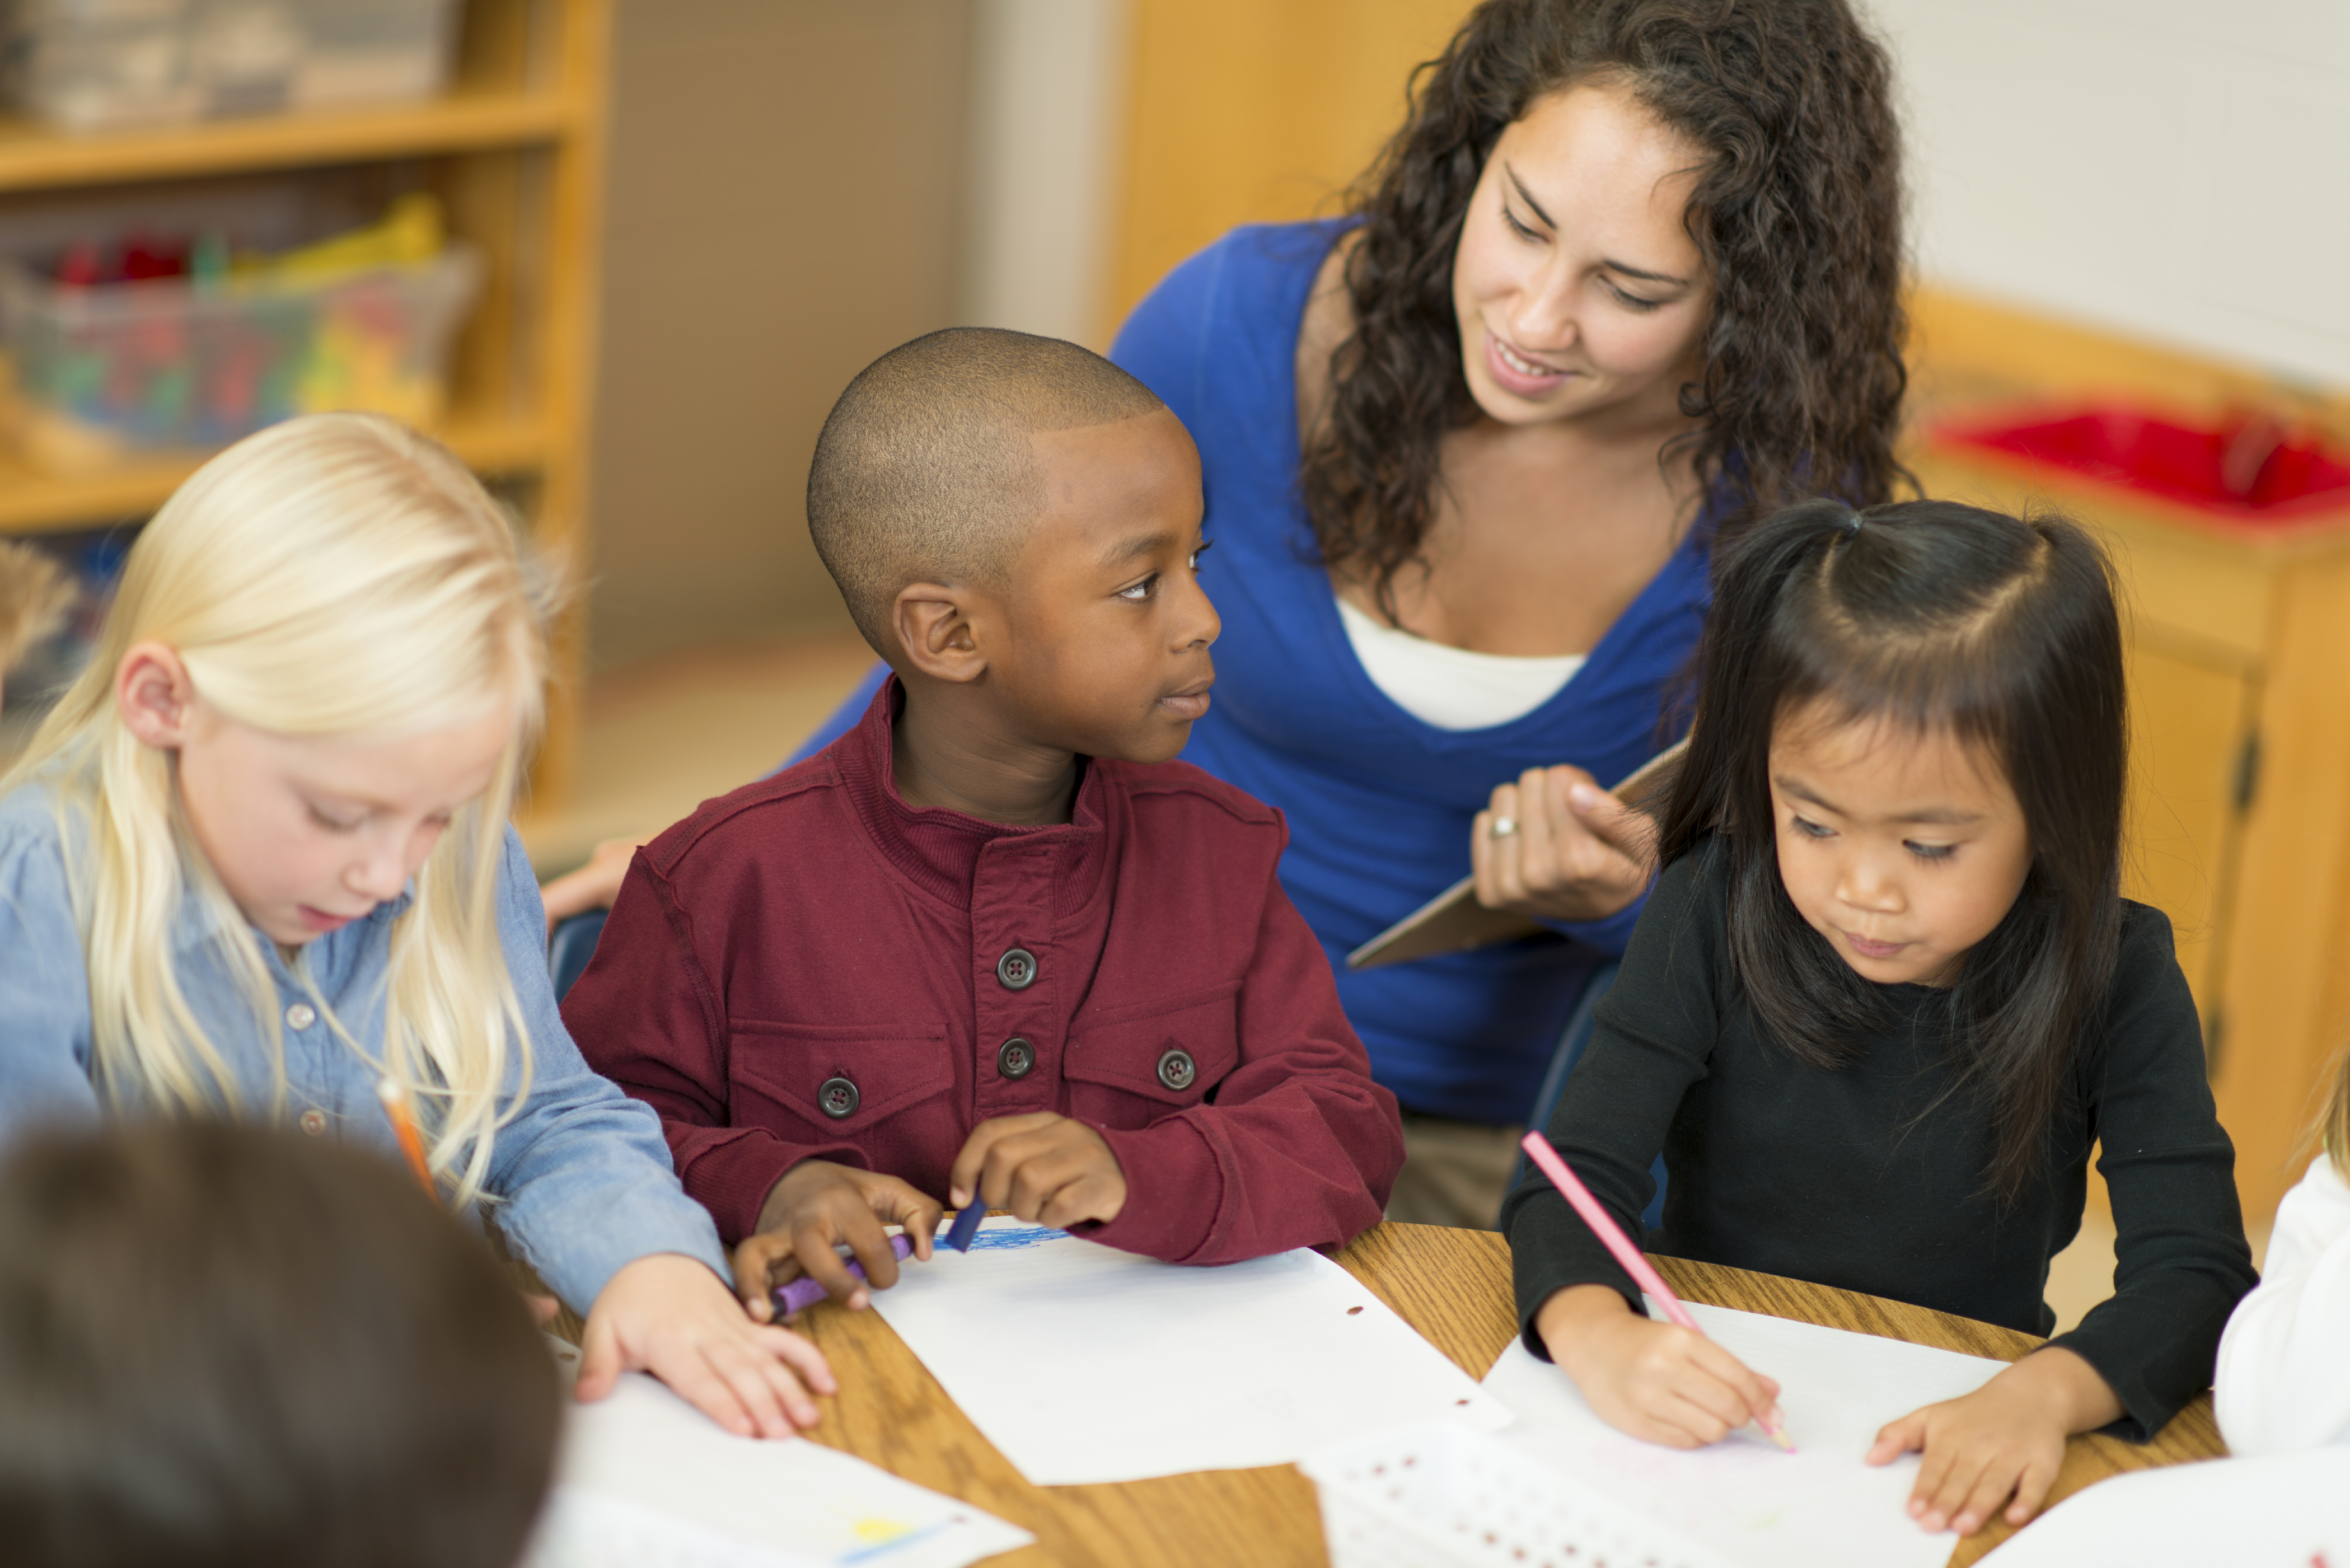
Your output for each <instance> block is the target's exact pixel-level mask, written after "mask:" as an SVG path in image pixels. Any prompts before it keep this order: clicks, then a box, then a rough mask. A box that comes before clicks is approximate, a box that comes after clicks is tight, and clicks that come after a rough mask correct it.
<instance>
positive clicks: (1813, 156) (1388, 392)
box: [1300, 0, 1909, 618]
mask: <svg viewBox="0 0 2350 1568" xmlns="http://www.w3.org/2000/svg"><path fill="white" fill-rule="evenodd" d="M1889 76H1890V71H1889V67H1888V65H1887V59H1886V55H1885V51H1884V49H1883V48H1882V47H1880V46H1879V45H1878V44H1877V41H1876V40H1875V39H1874V38H1872V37H1870V36H1869V35H1868V34H1867V32H1866V31H1865V30H1864V29H1863V28H1862V26H1860V23H1859V22H1858V21H1857V20H1856V18H1855V17H1854V16H1853V14H1852V11H1851V9H1850V8H1849V7H1848V6H1847V5H1846V3H1845V0H1485V4H1483V5H1479V6H1478V7H1477V9H1476V10H1475V11H1474V12H1473V13H1471V16H1470V17H1469V19H1468V21H1466V22H1465V23H1463V24H1462V25H1461V30H1460V32H1458V33H1457V34H1455V35H1454V36H1453V38H1452V42H1451V44H1450V45H1449V46H1448V47H1446V49H1445V51H1444V53H1443V54H1442V55H1441V56H1440V57H1438V58H1437V59H1435V60H1432V61H1430V62H1429V63H1427V64H1425V65H1423V66H1421V67H1419V71H1418V72H1416V73H1415V81H1414V88H1413V95H1412V96H1413V109H1412V114H1411V118H1410V119H1409V121H1408V122H1406V124H1405V125H1404V128H1403V129H1402V130H1400V131H1399V132H1398V133H1397V134H1396V136H1395V138H1394V140H1391V141H1390V142H1389V143H1388V147H1387V149H1386V151H1384V152H1383V153H1382V154H1381V155H1380V157H1379V161H1378V163H1376V164H1375V165H1374V166H1373V167H1372V169H1371V171H1369V172H1368V173H1367V174H1366V175H1365V176H1364V180H1363V182H1362V184H1361V185H1360V186H1359V187H1358V188H1357V191H1358V193H1357V197H1356V198H1355V200H1354V201H1353V202H1352V206H1353V208H1354V211H1355V212H1356V213H1357V214H1358V215H1359V216H1360V217H1361V218H1362V220H1363V225H1362V237H1361V239H1360V241H1359V242H1358V243H1357V245H1356V247H1355V250H1354V254H1352V255H1351V256H1350V257H1349V258H1348V259H1347V266H1346V282H1347V293H1348V295H1349V296H1350V297H1351V299H1352V302H1353V306H1354V334H1353V336H1352V337H1348V338H1347V340H1346V342H1344V343H1342V344H1341V345H1340V346H1339V347H1338V348H1337V350H1336V352H1335V353H1333V354H1332V356H1331V361H1330V371H1331V378H1330V387H1331V390H1330V393H1329V397H1328V403H1327V409H1326V418H1325V419H1323V420H1322V421H1319V422H1318V423H1317V426H1316V428H1315V433H1314V434H1313V436H1312V437H1311V438H1310V439H1309V441H1308V442H1307V446H1306V450H1305V462H1304V466H1303V472H1302V473H1301V476H1300V481H1301V484H1302V487H1303V489H1304V492H1305V504H1306V510H1307V512H1308V514H1310V515H1311V516H1312V518H1313V522H1314V530H1315V538H1316V541H1317V543H1318V544H1319V545H1320V547H1321V552H1322V557H1323V559H1324V561H1325V562H1326V563H1327V564H1329V565H1331V566H1347V567H1351V568H1353V569H1355V570H1357V571H1359V572H1361V573H1362V574H1363V575H1364V576H1367V578H1368V580H1369V581H1370V583H1371V585H1372V587H1373V589H1374V592H1375V594H1376V596H1377V598H1378V604H1379V606H1380V607H1381V608H1382V609H1383V610H1385V611H1386V612H1387V613H1388V616H1389V618H1393V617H1394V613H1395V609H1394V602H1393V599H1394V595H1393V584H1394V578H1395V576H1396V574H1397V572H1398V571H1399V570H1400V569H1401V568H1403V567H1404V566H1407V565H1409V564H1410V563H1411V562H1413V561H1415V560H1417V559H1418V558H1419V553H1420V545H1421V541H1422V540H1423V539H1424V538H1425V537H1426V535H1427V533H1428V528H1429V524H1430V521H1431V520H1432V519H1433V517H1434V515H1435V512H1436V497H1437V487H1438V484H1439V483H1440V475H1439V469H1438V447H1439V442H1440V439H1441V438H1442V436H1443V435H1444V433H1445V432H1446V431H1448V430H1452V429H1457V428H1459V427H1461V426H1463V425H1466V424H1469V423H1471V422H1472V421H1474V420H1475V419H1476V417H1477V404H1476V401H1475V400H1474V399H1473V398H1472V397H1471V393H1470V390H1469V384H1468V381H1467V379H1465V377H1464V376H1463V374H1462V371H1461V332H1460V326H1459V322H1458V320H1457V318H1456V317H1455V315H1454V309H1453V302H1452V257H1453V251H1454V248H1455V246H1456V244H1458V242H1459V240H1460V237H1461V223H1462V222H1463V220H1464V219H1465V218H1466V216H1467V214H1468V209H1469V201H1470V197H1471V194H1472V193H1473V192H1475V190H1476V188H1477V182H1478V178H1479V176H1480V175H1481V174H1482V172H1483V170H1484V167H1485V160H1486V158H1487V156H1488V155H1489V154H1490V153H1491V152H1492V150H1493V144H1494V142H1495V141H1496V140H1499V139H1500V137H1501V134H1502V132H1503V130H1504V129H1505V128H1506V127H1508V126H1509V125H1510V124H1512V123H1513V121H1515V120H1517V119H1520V118H1521V117H1523V115H1524V114H1525V113H1526V111H1527V110H1528V109H1530V108H1531V107H1532V106H1533V105H1534V102H1535V100H1537V99H1541V98H1543V97H1544V96H1545V95H1547V94H1550V93H1553V92H1556V91H1559V90H1561V89H1563V88H1568V87H1572V86H1575V85H1576V84H1578V83H1584V82H1591V81H1614V82H1620V83H1622V84H1623V85H1624V86H1625V87H1626V88H1628V89H1629V90H1630V92H1631V93H1632V95H1633V97H1634V98H1635V99H1637V100H1638V102H1640V103H1641V104H1642V105H1644V106H1645V107H1646V108H1647V109H1648V110H1649V111H1650V112H1652V113H1654V114H1655V115H1656V116H1657V117H1658V118H1659V119H1661V120H1662V121H1663V122H1664V123H1665V124H1666V125H1668V126H1669V127H1670V128H1671V129H1672V130H1675V131H1678V132H1679V134H1681V135H1682V136H1685V137H1687V138H1688V139H1689V140H1690V141H1691V142H1692V143H1694V144H1695V145H1696V146H1698V147H1700V148H1701V149H1703V150H1704V151H1705V153H1706V156H1707V161H1706V163H1705V166H1704V169H1703V171H1702V173H1701V175H1700V181H1699V183H1698V186H1697V188H1696V190H1695V192H1694V193H1693V194H1692V195H1691V197H1690V205H1689V211H1688V213H1687V216H1686V218H1685V220H1684V221H1685V223H1687V225H1688V228H1689V233H1690V237H1691V238H1692V239H1693V240H1695V241H1696V242H1697V245H1698V248H1699V250H1700V253H1701V254H1703V256H1704V258H1705V262H1706V265H1707V268H1708V270H1709V271H1710V273H1711V276H1712V280H1713V313H1712V317H1711V320H1710V321H1709V322H1708V323H1707V326H1706V328H1705V336H1704V345H1705V369H1704V373H1703V378H1702V379H1700V380H1699V381H1696V382H1693V383H1690V384H1689V385H1686V386H1684V387H1683V388H1682V389H1681V394H1680V406H1681V411H1682V412H1683V413H1684V414H1686V415H1688V416H1689V417H1690V419H1692V420H1694V421H1698V428H1697V429H1696V430H1695V431H1692V432H1690V434H1688V435H1686V436H1683V437H1680V438H1679V439H1678V440H1677V441H1673V442H1671V443H1669V444H1668V449H1667V452H1666V454H1665V456H1666V458H1667V459H1669V458H1671V457H1673V456H1675V455H1679V454H1681V453H1687V454H1689V455H1690V456H1691V457H1692V458H1693V460H1694V462H1695V464H1696V468H1697V472H1698V474H1699V477H1700V480H1701V481H1703V482H1704V483H1705V484H1706V485H1707V487H1708V488H1709V490H1710V491H1711V492H1713V493H1715V494H1716V495H1717V497H1718V502H1719V504H1718V510H1717V511H1716V513H1715V515H1714V525H1715V527H1716V529H1717V533H1716V536H1715V537H1716V542H1717V543H1719V542H1721V540H1724V539H1727V538H1730V537H1734V536H1735V535H1737V534H1738V533H1739V532H1740V531H1741V530H1742V529H1743V527H1744V526H1745V525H1746V524H1749V523H1751V522H1752V521H1754V520H1755V519H1757V518H1760V517H1763V516H1764V515H1767V514H1770V513H1772V512H1773V511H1776V510H1777V509H1778V508H1779V507H1781V506H1783V505H1785V504H1790V503H1792V502H1794V501H1799V500H1804V499H1806V498H1808V497H1810V496H1813V495H1815V494H1818V493H1822V492H1824V491H1825V492H1830V493H1835V494H1836V495H1838V496H1839V497H1841V498H1843V499H1845V500H1847V501H1849V502H1852V503H1854V504H1860V505H1874V504H1877V503H1879V502H1882V501H1886V500H1888V499H1890V498H1891V494H1892V490H1893V486H1894V483H1895V482H1896V481H1897V480H1903V481H1906V480H1908V477H1909V476H1908V473H1907V472H1906V471H1905V470H1904V469H1903V468H1902V467H1901V466H1900V464H1899V463H1898V462H1896V461H1895V459H1894V455H1893V439H1894V434H1895V431H1896V427H1897V425H1898V421H1899V418H1900V410H1901V398H1902V393H1903V390H1904V389H1905V388H1906V386H1907V385H1908V373H1907V371H1906V370H1905V369H1903V366H1902V359H1901V349H1902V341H1903V338H1904V336H1905V333H1906V330H1907V320H1906V317H1905V315H1904V312H1903V310H1902V306H1901V297H1900V289H1901V267H1902V250H1901V182H1900V131H1899V128H1898V124H1897V122H1896V119H1895V117H1894V112H1893V105H1892V101H1891V88H1890V83H1889Z"/></svg>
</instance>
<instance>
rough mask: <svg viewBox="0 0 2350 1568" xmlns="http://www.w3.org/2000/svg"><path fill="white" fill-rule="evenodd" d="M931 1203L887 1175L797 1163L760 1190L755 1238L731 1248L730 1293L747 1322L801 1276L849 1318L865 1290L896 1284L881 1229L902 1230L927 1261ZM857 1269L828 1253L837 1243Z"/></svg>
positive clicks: (766, 1313) (893, 1260)
mask: <svg viewBox="0 0 2350 1568" xmlns="http://www.w3.org/2000/svg"><path fill="white" fill-rule="evenodd" d="M941 1212H942V1210H941V1209H940V1208H939V1200H938V1199H935V1198H931V1197H929V1196H927V1195H925V1194H923V1193H920V1192H917V1191H916V1190H914V1189H913V1188H912V1187H911V1186H910V1185H908V1184H907V1183H906V1182H903V1181H900V1180H899V1179H898V1178H896V1177H894V1176H876V1175H875V1174H874V1173H873V1172H871V1171H869V1170H858V1168H855V1167H854V1166H847V1165H835V1164H834V1163H833V1162H832V1161H830V1160H828V1159H804V1160H802V1161H800V1162H799V1163H798V1164H797V1165H795V1166H794V1167H792V1168H791V1169H789V1170H787V1171H785V1173H784V1175H783V1179H781V1180H779V1181H777V1182H776V1183H775V1186H773V1187H771V1188H769V1189H767V1200H766V1202H765V1203H764V1204H762V1205H761V1206H760V1209H759V1233H758V1234H757V1235H755V1236H750V1237H746V1238H745V1239H744V1240H743V1244H742V1245H741V1246H739V1247H737V1248H735V1249H734V1288H735V1289H736V1290H737V1291H739V1292H740V1293H742V1296H743V1305H744V1306H745V1307H746V1308H748V1309H749V1310H750V1314H751V1315H752V1316H753V1317H754V1318H756V1319H758V1320H759V1321H760V1322H761V1323H767V1322H770V1321H772V1320H773V1319H774V1317H775V1302H774V1300H773V1293H774V1291H775V1287H776V1286H777V1285H780V1284H785V1283H787V1282H790V1281H792V1280H795V1279H797V1278H798V1277H799V1276H800V1275H801V1274H804V1273H805V1274H806V1275H808V1276H809V1277H810V1278H812V1279H814V1280H815V1281H816V1282H817V1283H819V1284H821V1285H822V1286H824V1288H825V1290H826V1291H827V1292H828V1293H830V1294H831V1296H832V1299H833V1300H835V1301H837V1302H841V1303H845V1304H846V1305H847V1307H848V1309H849V1310H850V1311H852V1312H862V1311H863V1310H864V1309H865V1307H866V1306H867V1305H868V1303H870V1302H871V1301H872V1299H873V1298H872V1296H871V1295H870V1294H868V1292H867V1288H866V1287H867V1285H868V1283H869V1284H870V1285H871V1287H872V1289H874V1290H877V1291H886V1290H888V1289H889V1287H890V1286H891V1285H894V1284H896V1283H897V1282H898V1254H897V1253H896V1252H894V1251H890V1248H889V1232H888V1231H884V1230H883V1229H882V1226H884V1225H885V1224H889V1225H902V1226H904V1227H905V1228H906V1235H907V1237H908V1239H909V1240H910V1241H912V1242H913V1243H914V1256H916V1257H917V1258H921V1259H924V1260H927V1259H928V1258H929V1257H930V1255H931V1231H932V1230H934V1229H935V1228H936V1227H937V1225H938V1222H939V1215H940V1214H941ZM843 1242H846V1243H847V1246H848V1250H849V1251H851V1252H853V1253H855V1254H856V1256H857V1262H858V1266H859V1267H860V1268H862V1269H863V1270H864V1271H865V1278H864V1279H862V1280H860V1279H858V1277H857V1276H856V1275H855V1274H852V1273H850V1272H848V1268H847V1262H846V1260H844V1259H843V1258H842V1257H841V1255H840V1253H839V1252H838V1251H836V1250H835V1249H837V1247H838V1246H839V1245H840V1244H841V1243H843Z"/></svg>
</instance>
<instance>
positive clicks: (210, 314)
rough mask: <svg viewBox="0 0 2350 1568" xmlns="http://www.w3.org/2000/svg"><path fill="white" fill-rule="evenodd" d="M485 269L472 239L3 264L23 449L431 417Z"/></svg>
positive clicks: (42, 458) (83, 453)
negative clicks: (346, 251) (160, 268)
mask: <svg viewBox="0 0 2350 1568" xmlns="http://www.w3.org/2000/svg"><path fill="white" fill-rule="evenodd" d="M481 274H482V262H481V258H480V255H479V254H478V253H476V252H475V251H473V249H472V248H471V247H469V246H466V245H463V244H452V245H450V246H449V247H448V248H447V249H445V250H444V251H442V253H441V254H440V255H439V256H437V257H435V258H434V259H432V260H431V261H428V262H423V263H420V264H416V265H401V266H381V267H375V268H369V269H366V270H361V271H354V272H348V273H343V274H340V275H333V276H325V277H312V278H303V279H298V280H296V279H286V278H273V277H269V276H266V275H263V276H256V277H250V278H247V277H238V276H234V275H232V276H230V277H227V278H224V279H221V280H218V281H215V282H212V283H209V284H207V283H196V282H190V281H187V280H183V279H176V278H175V279H170V280H158V281H152V282H145V283H123V284H106V285H101V286H71V285H65V284H57V283H52V282H50V281H48V280H47V279H46V278H44V277H41V276H39V275H36V274H35V273H33V272H31V271H30V270H28V269H27V268H26V267H24V266H23V265H19V264H16V263H14V262H0V337H5V342H6V344H7V347H8V350H9V354H10V356H11V358H13V360H14V362H15V368H16V382H17V391H18V395H19V397H20V399H21V400H22V403H23V410H22V415H21V422H22V429H21V431H20V444H21V446H22V447H23V450H24V454H25V456H26V460H27V461H28V462H32V463H33V464H34V465H35V466H36V467H39V468H44V469H47V470H48V471H50V472H57V473H83V472H93V471H99V470H103V469H105V468H107V467H109V466H111V465H113V464H114V463H117V462H120V461H121V460H122V459H124V458H125V457H130V456H135V455H136V454H138V453H140V452H152V451H157V450H170V449H184V448H206V447H215V446H221V445H224V444H226V443H227V442H229V441H235V440H236V439H237V438H238V437H240V436H244V435H249V434H251V433H252V432H253V431H256V430H259V429H260V428H261V427H262V426H264V425H267V424H273V423H275V422H276V421H279V420H282V419H286V418H287V417H289V416H291V415H294V414H304V413H318V412H323V411H326V410H335V409H367V410H374V411H376V412H379V413H386V414H390V415H392V416H394V417H395V418H398V419H400V420H403V421H406V422H408V423H410V424H411V425H415V426H418V427H420V428H422V429H431V428H432V426H434V425H436V424H438V423H439V422H440V420H441V417H442V413H443V412H444V411H445V409H446V406H447V402H448V386H449V358H450V350H451V348H452V345H453V343H454V340H455V337H456V331H457V327H458V326H459V325H460V324H461V323H462V322H463V319H464V316H465V311H466V309H467V307H468V306H471V304H472V303H473V296H474V293H475V292H476V290H477V289H478V287H479V286H480V283H481Z"/></svg>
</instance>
